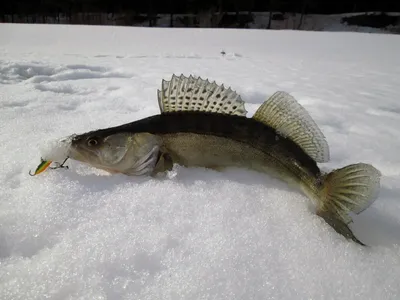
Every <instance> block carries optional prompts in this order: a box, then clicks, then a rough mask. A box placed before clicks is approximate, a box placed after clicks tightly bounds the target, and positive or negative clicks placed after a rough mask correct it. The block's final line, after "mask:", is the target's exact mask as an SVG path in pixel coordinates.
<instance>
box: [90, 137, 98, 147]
mask: <svg viewBox="0 0 400 300" xmlns="http://www.w3.org/2000/svg"><path fill="white" fill-rule="evenodd" d="M97 143H98V142H97V140H96V139H93V138H92V139H90V140H88V141H87V144H88V146H90V147H93V146H96V145H97Z"/></svg>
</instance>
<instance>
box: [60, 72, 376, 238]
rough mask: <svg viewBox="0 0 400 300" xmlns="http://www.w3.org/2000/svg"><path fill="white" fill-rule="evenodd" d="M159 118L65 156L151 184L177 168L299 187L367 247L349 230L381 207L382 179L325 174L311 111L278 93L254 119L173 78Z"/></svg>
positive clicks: (354, 169) (228, 92)
mask: <svg viewBox="0 0 400 300" xmlns="http://www.w3.org/2000/svg"><path fill="white" fill-rule="evenodd" d="M158 103H159V107H160V111H161V113H160V114H158V115H154V116H150V117H148V118H145V119H141V120H138V121H135V122H132V123H128V124H124V125H120V126H116V127H112V128H107V129H100V130H95V131H91V132H87V133H84V134H80V135H72V136H71V145H70V149H69V154H68V156H69V157H70V158H72V159H75V160H78V161H81V162H84V163H87V164H89V165H91V166H93V167H95V168H100V169H103V170H106V171H109V172H111V173H123V174H126V175H129V176H153V175H156V174H158V173H162V172H166V171H167V170H170V169H171V168H172V166H173V164H179V165H182V166H186V167H205V168H211V169H215V170H223V169H224V168H227V167H239V168H247V169H252V170H255V171H258V172H263V173H267V174H269V175H271V176H274V177H277V178H279V179H281V180H283V181H285V182H286V183H288V184H289V185H290V186H296V187H298V188H299V190H300V191H302V192H303V193H304V194H305V195H306V196H308V198H310V199H311V200H312V201H313V202H314V203H315V205H316V213H317V215H319V216H320V217H322V218H323V219H324V220H325V221H326V222H327V223H328V224H329V225H331V226H332V227H333V228H334V229H335V230H336V232H338V233H339V234H341V235H343V236H345V237H346V238H349V239H352V240H353V241H355V242H357V243H359V244H361V245H364V244H363V243H362V242H361V241H359V240H358V239H357V238H356V237H355V236H354V234H353V233H352V231H351V230H350V228H349V226H348V224H349V223H350V222H351V221H352V219H351V216H350V215H349V214H350V213H356V214H358V213H360V212H361V211H363V210H364V209H366V208H367V207H369V206H370V205H371V204H372V202H373V201H374V200H375V199H376V197H377V194H378V192H379V187H380V176H381V174H380V172H379V171H378V170H377V169H375V168H374V167H373V166H371V165H369V164H365V163H357V164H351V165H348V166H346V167H343V168H341V169H337V170H333V171H332V172H330V173H323V172H322V171H321V170H320V169H319V167H318V165H317V163H323V162H327V161H329V147H328V143H327V141H326V139H325V137H324V135H323V134H322V132H321V131H320V129H319V128H318V126H317V125H316V123H315V122H314V121H313V119H312V118H311V116H310V115H309V114H308V113H307V111H306V110H305V109H304V108H303V107H302V106H301V105H300V104H299V103H298V102H297V101H296V100H295V99H294V98H293V97H292V96H291V95H289V94H288V93H286V92H276V93H275V94H273V95H272V96H271V97H270V98H269V99H267V100H266V101H265V102H264V103H263V104H262V105H261V106H260V107H259V108H258V110H257V111H256V113H255V114H254V116H253V117H251V118H248V117H246V114H247V111H246V109H245V106H244V104H245V103H244V101H242V99H241V97H240V95H238V94H237V93H236V92H235V91H233V90H232V89H231V88H225V87H224V85H217V84H216V83H215V81H214V82H212V83H211V82H209V81H208V80H203V79H201V78H194V77H192V76H189V77H185V76H183V75H181V76H175V75H173V76H172V79H171V80H170V81H165V80H163V81H162V86H161V90H158Z"/></svg>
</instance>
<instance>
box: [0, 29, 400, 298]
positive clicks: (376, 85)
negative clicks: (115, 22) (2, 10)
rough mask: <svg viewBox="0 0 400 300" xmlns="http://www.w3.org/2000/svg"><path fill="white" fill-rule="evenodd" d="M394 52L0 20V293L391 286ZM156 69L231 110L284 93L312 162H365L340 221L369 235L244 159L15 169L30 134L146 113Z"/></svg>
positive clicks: (280, 293) (236, 293)
mask: <svg viewBox="0 0 400 300" xmlns="http://www.w3.org/2000/svg"><path fill="white" fill-rule="evenodd" d="M222 50H223V51H224V52H225V53H226V54H225V55H222V54H221V51H222ZM399 53H400V39H399V38H398V37H397V36H395V35H381V34H363V33H321V32H299V31H262V30H242V31H241V30H215V29H210V30H206V29H161V28H124V27H117V28H113V27H100V26H99V27H96V26H93V27H90V26H55V25H17V24H12V25H11V24H2V25H1V27H0V55H1V58H0V82H1V85H0V112H1V114H0V151H1V152H0V153H1V156H0V166H1V172H0V182H1V185H0V299H6V300H8V299H399V298H400V246H399V243H400V201H399V196H400V158H399V155H398V149H399V148H400V139H399V135H400V102H399V99H400V88H399V86H400V85H399V84H400V56H399V55H398V54H399ZM173 73H176V74H181V73H184V74H186V75H189V74H193V75H198V76H201V77H203V78H206V77H208V78H209V79H211V80H216V81H217V82H218V83H224V84H225V85H226V86H231V87H232V88H233V89H234V90H236V91H237V92H239V93H240V94H241V95H242V98H243V99H244V100H245V101H246V102H247V105H246V108H247V109H248V111H249V114H248V115H249V116H251V115H252V114H253V113H254V111H255V110H256V109H257V107H258V106H259V105H260V104H261V103H262V102H263V101H264V100H265V99H266V98H267V97H268V96H270V95H271V94H272V93H274V92H275V91H277V90H285V91H287V92H289V93H291V94H292V95H293V96H295V97H296V98H297V99H298V101H299V102H300V103H301V104H302V105H304V107H305V108H306V109H307V110H308V111H309V112H310V114H311V115H312V116H313V118H314V120H315V121H316V122H317V124H318V125H319V126H320V127H321V129H322V131H323V133H324V134H325V136H326V137H327V139H328V142H329V145H330V151H331V161H330V162H329V163H327V164H323V165H321V168H323V169H324V170H330V169H332V168H338V167H342V166H344V165H347V164H350V163H355V162H366V163H372V164H373V165H374V166H376V167H377V168H378V169H379V170H380V171H381V172H382V174H383V178H382V189H381V194H380V197H379V199H378V200H377V201H376V202H375V203H374V204H373V205H372V206H371V207H370V208H369V209H368V210H366V211H364V212H363V213H362V214H361V215H359V216H357V217H356V218H355V220H354V223H353V224H352V228H353V230H354V232H355V234H356V235H357V236H358V238H360V239H361V240H362V241H363V242H365V243H367V244H369V245H370V246H371V247H368V248H362V247H360V246H358V245H356V244H354V243H352V242H349V241H347V240H345V239H344V238H343V237H341V236H339V235H338V234H336V232H335V231H334V230H333V229H332V228H330V227H329V226H328V225H327V224H326V223H325V222H324V221H322V220H321V219H320V218H319V217H317V216H316V215H315V213H314V209H313V207H312V205H311V201H309V200H308V199H307V198H306V197H305V196H303V195H302V194H300V193H299V192H298V191H297V190H293V189H290V188H288V187H287V186H286V185H285V184H283V183H281V182H279V181H277V180H274V179H271V178H270V177H268V176H266V175H263V174H257V173H255V172H250V171H245V170H237V169H232V170H227V171H225V172H222V173H218V172H214V171H211V170H204V169H185V168H179V167H177V168H175V169H174V170H173V172H171V173H170V174H169V177H168V178H167V179H150V178H128V177H125V176H120V175H113V176H110V175H108V174H106V173H104V172H101V171H99V170H95V169H92V168H90V167H87V166H84V165H83V164H79V163H77V162H71V161H69V162H68V165H69V167H70V169H69V170H57V171H54V170H49V171H46V172H45V173H42V174H40V175H39V176H36V177H30V176H29V175H28V171H29V170H30V169H35V168H36V166H37V164H38V162H39V157H40V154H41V152H40V151H41V150H40V149H41V147H42V146H43V145H44V144H45V143H46V142H47V141H50V140H52V139H57V138H61V137H64V136H67V135H70V134H72V133H82V132H86V131H89V130H92V129H97V128H105V127H109V126H114V125H119V124H123V123H126V122H131V121H133V120H137V119H140V118H143V117H147V116H150V115H152V114H156V113H158V104H157V100H156V91H157V89H158V88H159V87H160V84H161V80H162V79H163V78H164V79H169V78H170V77H171V75H172V74H173Z"/></svg>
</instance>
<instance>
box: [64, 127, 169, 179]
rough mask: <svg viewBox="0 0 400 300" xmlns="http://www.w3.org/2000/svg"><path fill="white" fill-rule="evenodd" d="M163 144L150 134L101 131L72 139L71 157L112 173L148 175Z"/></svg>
mask: <svg viewBox="0 0 400 300" xmlns="http://www.w3.org/2000/svg"><path fill="white" fill-rule="evenodd" d="M160 145H161V140H160V138H159V137H157V136H154V135H152V134H148V133H125V132H122V133H111V134H109V133H107V132H102V131H101V130H100V131H95V132H89V133H85V134H81V135H75V136H74V137H72V138H71V146H70V150H69V157H70V158H72V159H75V160H77V161H81V162H84V163H86V164H89V165H91V166H93V167H95V168H99V169H103V170H106V171H108V172H110V173H124V174H127V175H145V174H146V175H147V174H149V173H150V172H151V171H152V170H153V169H154V167H155V164H156V162H157V159H158V151H159V148H160Z"/></svg>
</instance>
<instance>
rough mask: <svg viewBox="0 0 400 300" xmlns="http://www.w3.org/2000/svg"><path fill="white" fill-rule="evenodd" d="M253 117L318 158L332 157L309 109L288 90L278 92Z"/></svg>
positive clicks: (325, 159) (319, 160) (324, 160)
mask: <svg viewBox="0 0 400 300" xmlns="http://www.w3.org/2000/svg"><path fill="white" fill-rule="evenodd" d="M253 118H254V119H255V120H257V121H259V122H262V123H264V124H266V125H268V126H270V127H273V128H275V129H276V130H277V131H278V132H279V133H280V134H282V135H283V136H285V137H287V138H289V139H291V140H292V141H293V142H295V143H296V144H297V145H299V146H300V147H301V148H302V149H303V150H304V151H305V152H306V153H307V154H308V155H309V156H310V157H311V158H313V159H314V160H315V161H316V162H327V161H329V146H328V143H327V141H326V139H325V137H324V135H323V134H322V132H321V130H320V129H319V128H318V126H317V124H316V123H315V122H314V120H313V119H312V118H311V116H310V115H309V114H308V112H307V111H306V110H305V109H304V108H303V107H302V106H301V105H300V104H299V103H298V102H297V101H296V99H295V98H293V97H292V96H291V95H289V94H288V93H286V92H276V93H275V94H273V95H272V96H271V97H270V98H269V99H268V100H267V101H265V102H264V103H263V104H262V105H261V106H260V107H259V108H258V110H257V111H256V113H255V114H254V116H253Z"/></svg>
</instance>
